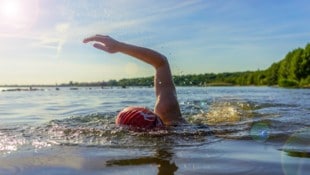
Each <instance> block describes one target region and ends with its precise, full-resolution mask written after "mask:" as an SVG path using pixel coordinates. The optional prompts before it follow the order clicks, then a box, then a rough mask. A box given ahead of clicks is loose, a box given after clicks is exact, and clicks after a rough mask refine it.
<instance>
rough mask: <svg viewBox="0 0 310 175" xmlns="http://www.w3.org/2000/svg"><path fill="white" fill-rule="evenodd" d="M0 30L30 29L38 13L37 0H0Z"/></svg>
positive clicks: (8, 31)
mask: <svg viewBox="0 0 310 175" xmlns="http://www.w3.org/2000/svg"><path fill="white" fill-rule="evenodd" d="M0 10H1V11H0V32H1V33H2V34H3V33H10V34H12V33H16V32H21V31H24V30H26V29H30V28H31V27H32V26H33V24H34V23H35V22H36V20H37V18H38V13H39V2H38V0H27V1H22V0H0Z"/></svg>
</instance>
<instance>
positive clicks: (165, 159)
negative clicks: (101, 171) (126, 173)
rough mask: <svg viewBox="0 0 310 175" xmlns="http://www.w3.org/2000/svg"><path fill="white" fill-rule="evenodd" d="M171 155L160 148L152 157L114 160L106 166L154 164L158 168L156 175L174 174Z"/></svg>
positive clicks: (175, 168) (174, 165) (168, 151)
mask: <svg viewBox="0 0 310 175" xmlns="http://www.w3.org/2000/svg"><path fill="white" fill-rule="evenodd" d="M172 158H173V153H172V152H170V149H166V148H162V149H159V150H157V151H156V154H155V155H154V156H147V157H138V158H132V159H116V160H109V161H107V162H106V166H139V165H148V164H155V165H157V168H158V173H157V174H158V175H168V174H171V175H172V174H174V173H175V172H176V171H177V170H178V167H177V165H176V164H175V162H173V161H172Z"/></svg>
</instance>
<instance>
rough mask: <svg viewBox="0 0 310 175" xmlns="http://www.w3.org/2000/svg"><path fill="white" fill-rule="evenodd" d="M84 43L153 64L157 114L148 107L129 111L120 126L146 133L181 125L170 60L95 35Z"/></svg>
mask: <svg viewBox="0 0 310 175" xmlns="http://www.w3.org/2000/svg"><path fill="white" fill-rule="evenodd" d="M83 42H84V43H88V42H95V43H94V45H93V46H94V47H95V48H97V49H100V50H103V51H105V52H108V53H117V52H120V53H123V54H126V55H129V56H132V57H134V58H136V59H138V60H141V61H143V62H145V63H147V64H150V65H152V66H153V67H154V69H155V76H154V87H155V95H156V103H155V107H154V112H153V111H151V110H149V109H147V108H144V107H127V108H125V109H123V110H122V111H121V112H120V113H119V114H118V115H117V117H116V120H115V122H116V124H117V125H125V126H130V127H138V128H143V129H153V128H160V127H163V126H171V125H174V126H175V125H181V124H185V123H186V121H185V120H184V118H182V115H181V111H180V107H179V103H178V100H177V95H176V89H175V86H174V82H173V80H172V75H171V71H170V66H169V63H168V60H167V58H166V57H165V56H164V55H162V54H160V53H158V52H156V51H154V50H151V49H148V48H144V47H139V46H135V45H132V44H127V43H124V42H120V41H117V40H115V39H113V38H111V37H109V36H106V35H95V36H91V37H88V38H86V39H84V41H83Z"/></svg>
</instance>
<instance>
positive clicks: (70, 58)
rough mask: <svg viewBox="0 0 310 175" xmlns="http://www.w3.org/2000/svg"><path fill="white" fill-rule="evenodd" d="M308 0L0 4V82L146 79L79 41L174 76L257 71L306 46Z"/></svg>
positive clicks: (12, 0)
mask: <svg viewBox="0 0 310 175" xmlns="http://www.w3.org/2000/svg"><path fill="white" fill-rule="evenodd" d="M309 12H310V1H308V0H295V1H292V0H281V1H278V0H0V75H1V79H0V85H11V84H61V83H68V82H69V81H74V82H98V81H108V80H111V79H116V80H119V79H122V78H133V77H145V76H152V75H153V74H154V70H153V68H152V67H151V66H149V65H147V64H145V63H143V62H140V61H138V60H136V59H133V58H131V57H129V56H126V55H123V54H121V53H116V54H108V53H105V52H103V51H100V50H97V49H94V48H93V47H92V45H91V44H84V43H82V40H83V39H84V38H86V37H88V36H92V35H95V34H103V35H110V36H112V37H113V38H115V39H117V40H120V41H123V42H127V43H131V44H135V45H139V46H143V47H148V48H152V49H154V50H157V51H158V52H161V53H162V54H164V55H166V56H167V58H168V60H169V62H170V66H171V69H172V72H173V74H174V75H186V74H200V73H221V72H235V71H248V70H258V69H259V70H263V69H266V68H268V67H269V66H270V65H271V64H272V63H274V62H277V61H280V60H281V59H283V58H284V57H285V55H286V54H287V52H289V51H291V50H293V49H296V48H298V47H304V46H305V45H306V44H307V43H310V13H309Z"/></svg>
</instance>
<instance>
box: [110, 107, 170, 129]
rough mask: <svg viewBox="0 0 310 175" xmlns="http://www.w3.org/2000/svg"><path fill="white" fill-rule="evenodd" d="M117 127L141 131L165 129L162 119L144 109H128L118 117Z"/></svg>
mask: <svg viewBox="0 0 310 175" xmlns="http://www.w3.org/2000/svg"><path fill="white" fill-rule="evenodd" d="M115 123H116V125H120V126H129V127H134V128H141V129H154V128H158V127H163V126H164V124H163V122H162V121H161V119H160V118H159V117H158V116H157V115H156V114H155V113H153V112H152V111H150V110H149V109H147V108H143V107H127V108H125V109H123V110H122V111H121V112H120V113H119V114H118V115H117V117H116V120H115Z"/></svg>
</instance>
